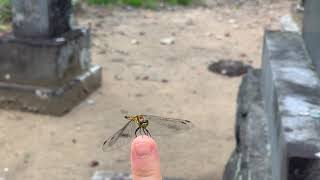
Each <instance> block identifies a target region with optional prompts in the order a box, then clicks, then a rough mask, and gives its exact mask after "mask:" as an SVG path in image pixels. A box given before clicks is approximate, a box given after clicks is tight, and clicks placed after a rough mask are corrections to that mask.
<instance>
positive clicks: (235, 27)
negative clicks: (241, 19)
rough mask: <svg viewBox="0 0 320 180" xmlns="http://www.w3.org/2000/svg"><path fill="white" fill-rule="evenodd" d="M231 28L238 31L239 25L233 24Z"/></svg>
mask: <svg viewBox="0 0 320 180" xmlns="http://www.w3.org/2000/svg"><path fill="white" fill-rule="evenodd" d="M232 27H233V28H234V29H239V27H240V26H239V25H238V24H234V25H232Z"/></svg>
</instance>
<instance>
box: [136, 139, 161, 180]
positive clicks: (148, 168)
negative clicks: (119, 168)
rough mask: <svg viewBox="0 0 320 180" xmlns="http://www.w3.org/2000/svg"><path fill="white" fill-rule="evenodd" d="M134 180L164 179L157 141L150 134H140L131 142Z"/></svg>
mask: <svg viewBox="0 0 320 180" xmlns="http://www.w3.org/2000/svg"><path fill="white" fill-rule="evenodd" d="M131 173H132V177H133V180H162V176H161V172H160V157H159V154H158V149H157V144H156V142H155V141H154V140H153V139H152V138H150V137H149V136H138V137H137V138H135V139H134V140H133V142H132V144H131Z"/></svg>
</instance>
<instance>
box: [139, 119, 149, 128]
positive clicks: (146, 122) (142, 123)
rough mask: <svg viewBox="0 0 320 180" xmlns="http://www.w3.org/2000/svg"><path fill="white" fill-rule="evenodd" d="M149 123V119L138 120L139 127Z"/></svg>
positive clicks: (144, 126)
mask: <svg viewBox="0 0 320 180" xmlns="http://www.w3.org/2000/svg"><path fill="white" fill-rule="evenodd" d="M148 125H149V121H148V120H142V121H139V127H141V128H144V129H145V128H147V127H148Z"/></svg>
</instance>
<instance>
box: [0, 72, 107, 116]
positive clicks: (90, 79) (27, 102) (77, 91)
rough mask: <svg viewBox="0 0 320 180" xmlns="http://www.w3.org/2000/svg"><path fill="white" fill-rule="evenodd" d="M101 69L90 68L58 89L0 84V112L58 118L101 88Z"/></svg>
mask: <svg viewBox="0 0 320 180" xmlns="http://www.w3.org/2000/svg"><path fill="white" fill-rule="evenodd" d="M101 73H102V68H101V67H100V66H92V67H91V68H90V69H89V70H88V71H87V72H84V73H83V74H81V75H78V76H76V77H74V78H73V79H71V80H70V81H69V82H67V83H65V84H64V85H62V86H60V87H57V88H48V87H41V86H32V85H20V84H14V83H7V82H0V108H4V109H15V110H21V111H29V112H34V113H41V114H50V115H56V116H61V115H63V114H65V113H67V112H69V111H70V110H71V109H72V108H73V107H74V106H76V105H77V104H79V103H80V102H81V101H82V100H83V99H84V98H86V97H87V96H88V95H89V94H90V93H92V92H93V91H94V90H96V89H97V88H98V87H100V86H101Z"/></svg>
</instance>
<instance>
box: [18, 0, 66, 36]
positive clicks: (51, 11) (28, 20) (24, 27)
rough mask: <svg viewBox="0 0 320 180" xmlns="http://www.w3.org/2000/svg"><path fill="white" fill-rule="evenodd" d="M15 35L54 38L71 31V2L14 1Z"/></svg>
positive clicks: (62, 0) (54, 0)
mask: <svg viewBox="0 0 320 180" xmlns="http://www.w3.org/2000/svg"><path fill="white" fill-rule="evenodd" d="M12 6H13V8H12V12H13V29H14V34H15V36H17V37H20V38H44V39H46V38H52V37H56V36H59V35H61V34H63V33H65V32H67V31H69V30H70V24H69V20H70V16H71V14H72V4H71V0H12Z"/></svg>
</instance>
